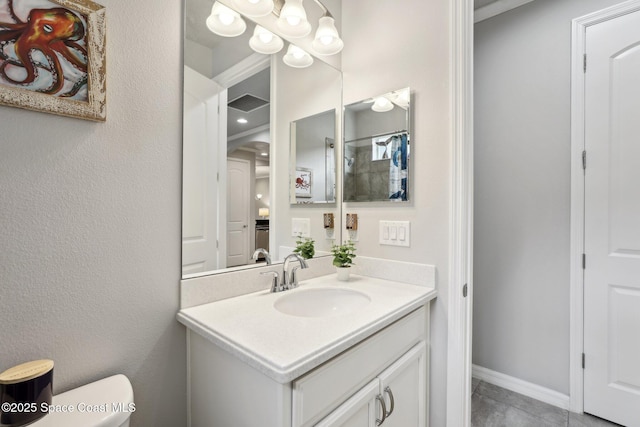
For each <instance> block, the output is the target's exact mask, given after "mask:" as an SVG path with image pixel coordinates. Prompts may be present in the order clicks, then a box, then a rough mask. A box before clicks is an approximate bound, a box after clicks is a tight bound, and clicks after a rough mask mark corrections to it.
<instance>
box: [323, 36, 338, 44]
mask: <svg viewBox="0 0 640 427" xmlns="http://www.w3.org/2000/svg"><path fill="white" fill-rule="evenodd" d="M334 40H335V38H334V37H332V36H322V37H320V43H322V44H323V45H325V46H328V45H330V44H331V43H332V42H333V41H334Z"/></svg>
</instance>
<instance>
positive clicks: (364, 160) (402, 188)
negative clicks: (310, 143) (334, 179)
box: [343, 87, 411, 202]
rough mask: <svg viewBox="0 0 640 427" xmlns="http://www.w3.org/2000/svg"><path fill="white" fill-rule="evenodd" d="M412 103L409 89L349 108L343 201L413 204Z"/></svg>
mask: <svg viewBox="0 0 640 427" xmlns="http://www.w3.org/2000/svg"><path fill="white" fill-rule="evenodd" d="M410 103H411V91H410V89H409V88H408V87H407V88H404V89H399V90H395V91H392V92H389V93H386V94H383V95H380V96H376V97H373V98H369V99H366V100H363V101H361V102H356V103H354V104H350V105H347V106H346V107H345V109H344V158H343V161H344V168H343V171H344V172H343V201H345V202H377V201H390V202H404V201H408V200H409V159H410V133H409V130H410V128H409V117H410V116H409V114H410Z"/></svg>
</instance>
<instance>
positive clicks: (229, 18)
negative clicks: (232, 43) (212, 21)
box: [218, 12, 234, 25]
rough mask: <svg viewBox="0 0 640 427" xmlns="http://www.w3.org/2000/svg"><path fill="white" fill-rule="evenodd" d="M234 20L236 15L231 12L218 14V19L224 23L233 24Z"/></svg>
mask: <svg viewBox="0 0 640 427" xmlns="http://www.w3.org/2000/svg"><path fill="white" fill-rule="evenodd" d="M233 20H234V17H233V15H232V14H230V13H226V12H222V13H220V14H219V15H218V21H220V23H221V24H222V25H231V24H233Z"/></svg>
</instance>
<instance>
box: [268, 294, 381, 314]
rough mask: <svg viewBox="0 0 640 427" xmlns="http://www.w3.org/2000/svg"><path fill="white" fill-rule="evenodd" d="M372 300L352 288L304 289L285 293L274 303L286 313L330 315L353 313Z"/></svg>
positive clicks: (279, 309) (276, 307)
mask: <svg viewBox="0 0 640 427" xmlns="http://www.w3.org/2000/svg"><path fill="white" fill-rule="evenodd" d="M370 302H371V298H369V297H368V296H367V295H366V294H364V293H362V292H358V291H354V290H351V289H340V288H320V289H302V290H298V291H295V292H291V293H290V294H287V295H283V296H281V297H280V298H278V299H277V300H276V302H275V303H274V304H273V306H274V307H275V309H276V310H278V311H279V312H281V313H284V314H290V315H292V316H300V317H328V316H339V315H342V314H348V313H352V312H354V311H355V310H357V309H359V308H361V307H364V306H365V305H367V304H369V303H370Z"/></svg>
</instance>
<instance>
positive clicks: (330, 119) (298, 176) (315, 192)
mask: <svg viewBox="0 0 640 427" xmlns="http://www.w3.org/2000/svg"><path fill="white" fill-rule="evenodd" d="M290 134H291V150H290V158H291V164H290V171H291V188H290V190H289V191H290V196H291V204H303V203H304V204H309V203H335V201H336V155H335V153H336V150H337V147H336V110H335V109H333V110H329V111H325V112H323V113H318V114H316V115H313V116H311V117H305V118H303V119H299V120H296V121H293V122H291V128H290Z"/></svg>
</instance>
